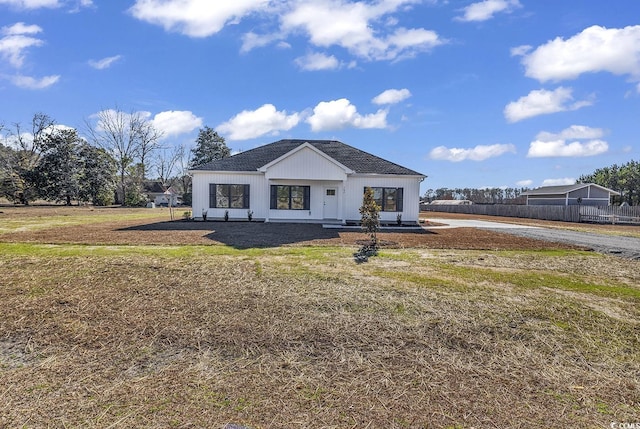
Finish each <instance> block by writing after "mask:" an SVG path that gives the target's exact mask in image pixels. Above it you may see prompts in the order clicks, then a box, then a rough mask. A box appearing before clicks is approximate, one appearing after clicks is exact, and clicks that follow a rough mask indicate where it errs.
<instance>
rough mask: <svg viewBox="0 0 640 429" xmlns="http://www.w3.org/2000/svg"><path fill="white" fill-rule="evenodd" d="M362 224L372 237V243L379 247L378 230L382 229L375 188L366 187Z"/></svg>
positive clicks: (361, 214) (361, 211)
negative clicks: (374, 194)
mask: <svg viewBox="0 0 640 429" xmlns="http://www.w3.org/2000/svg"><path fill="white" fill-rule="evenodd" d="M360 216H361V219H360V224H361V225H362V229H363V230H364V231H365V232H366V233H367V234H369V236H370V237H371V245H372V246H373V248H374V249H377V248H378V235H377V233H378V230H380V206H379V205H378V203H376V200H375V199H374V198H373V190H372V189H371V188H366V189H365V190H364V198H363V199H362V206H361V207H360Z"/></svg>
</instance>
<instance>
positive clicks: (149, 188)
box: [144, 182, 180, 207]
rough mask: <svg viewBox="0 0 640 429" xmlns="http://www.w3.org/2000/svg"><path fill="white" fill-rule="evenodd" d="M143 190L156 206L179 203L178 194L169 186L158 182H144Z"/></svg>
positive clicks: (176, 204) (174, 205) (173, 205)
mask: <svg viewBox="0 0 640 429" xmlns="http://www.w3.org/2000/svg"><path fill="white" fill-rule="evenodd" d="M144 191H145V193H146V194H147V197H148V198H149V200H150V201H151V202H153V203H154V204H155V205H156V206H169V205H171V206H172V207H176V206H178V205H180V195H178V193H177V192H176V191H175V189H174V188H173V187H171V186H170V187H168V188H167V187H165V186H163V185H162V183H160V182H147V183H145V184H144Z"/></svg>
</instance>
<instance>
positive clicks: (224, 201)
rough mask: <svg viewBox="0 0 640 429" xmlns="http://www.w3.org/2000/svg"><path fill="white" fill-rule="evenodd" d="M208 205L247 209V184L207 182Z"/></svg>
mask: <svg viewBox="0 0 640 429" xmlns="http://www.w3.org/2000/svg"><path fill="white" fill-rule="evenodd" d="M209 207H211V208H222V209H248V208H249V185H226V184H225V185H221V184H215V183H211V184H209Z"/></svg>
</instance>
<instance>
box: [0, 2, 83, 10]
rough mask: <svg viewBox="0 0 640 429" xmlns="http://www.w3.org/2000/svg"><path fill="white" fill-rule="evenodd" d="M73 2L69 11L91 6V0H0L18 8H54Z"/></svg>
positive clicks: (1, 3)
mask: <svg viewBox="0 0 640 429" xmlns="http://www.w3.org/2000/svg"><path fill="white" fill-rule="evenodd" d="M67 3H73V4H74V6H73V8H72V9H71V12H77V11H78V10H79V9H80V8H83V7H90V6H93V1H92V0H0V5H3V4H6V5H8V6H9V7H13V8H15V9H19V10H35V9H41V8H49V9H55V8H59V7H62V6H64V5H65V4H67Z"/></svg>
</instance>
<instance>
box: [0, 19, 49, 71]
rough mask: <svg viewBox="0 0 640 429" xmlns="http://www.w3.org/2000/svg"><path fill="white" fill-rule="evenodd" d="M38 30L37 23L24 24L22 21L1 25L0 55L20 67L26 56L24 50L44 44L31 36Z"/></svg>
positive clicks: (38, 31)
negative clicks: (10, 24) (5, 25)
mask: <svg viewBox="0 0 640 429" xmlns="http://www.w3.org/2000/svg"><path fill="white" fill-rule="evenodd" d="M40 32H42V28H40V27H38V26H37V25H26V24H25V23H23V22H18V23H16V24H14V25H12V26H7V27H2V28H1V29H0V34H2V35H3V36H4V37H2V39H0V56H1V57H2V58H3V59H5V60H6V61H8V62H9V64H10V65H11V66H13V67H15V68H20V67H22V65H23V63H24V60H25V56H26V52H25V51H26V50H27V49H28V48H31V47H33V46H42V45H43V44H44V42H43V41H42V40H40V39H37V38H35V37H32V36H31V35H32V34H37V33H40Z"/></svg>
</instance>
